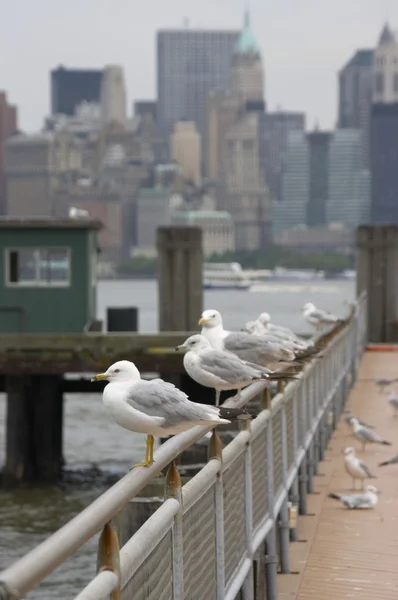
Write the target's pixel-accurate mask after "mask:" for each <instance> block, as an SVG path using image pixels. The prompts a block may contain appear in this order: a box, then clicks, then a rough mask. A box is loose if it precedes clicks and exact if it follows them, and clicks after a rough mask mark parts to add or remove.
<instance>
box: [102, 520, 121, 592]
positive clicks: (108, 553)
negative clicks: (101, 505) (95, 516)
mask: <svg viewBox="0 0 398 600" xmlns="http://www.w3.org/2000/svg"><path fill="white" fill-rule="evenodd" d="M97 571H98V573H102V571H112V573H115V574H116V575H117V576H118V579H119V581H118V585H117V588H116V589H115V590H114V591H113V592H112V594H111V596H110V598H111V600H120V598H121V595H120V554H119V538H118V536H117V533H116V529H115V528H114V527H113V526H112V525H111V524H110V523H106V525H105V526H104V528H103V530H102V533H101V535H100V539H99V541H98V555H97Z"/></svg>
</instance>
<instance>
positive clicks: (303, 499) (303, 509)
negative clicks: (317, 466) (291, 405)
mask: <svg viewBox="0 0 398 600" xmlns="http://www.w3.org/2000/svg"><path fill="white" fill-rule="evenodd" d="M307 388H308V378H307V379H304V381H303V383H302V387H301V397H300V400H301V421H302V424H303V431H302V440H301V444H302V445H303V444H304V440H305V437H306V435H307V431H308V421H309V419H308V418H307ZM298 478H299V493H300V498H299V514H300V515H306V514H307V479H308V476H307V455H306V454H304V457H303V459H302V461H301V465H300V466H299V476H298Z"/></svg>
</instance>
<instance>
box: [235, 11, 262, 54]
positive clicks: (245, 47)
mask: <svg viewBox="0 0 398 600" xmlns="http://www.w3.org/2000/svg"><path fill="white" fill-rule="evenodd" d="M235 53H236V54H252V55H255V56H260V55H261V51H260V46H259V45H258V43H257V40H256V38H255V37H254V33H253V31H252V28H251V22H250V10H249V1H248V0H247V2H246V8H245V12H244V18H243V28H242V30H241V32H240V35H239V38H238V41H237V44H236V48H235Z"/></svg>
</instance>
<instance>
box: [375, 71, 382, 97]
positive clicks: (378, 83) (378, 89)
mask: <svg viewBox="0 0 398 600" xmlns="http://www.w3.org/2000/svg"><path fill="white" fill-rule="evenodd" d="M375 90H376V93H377V94H382V93H383V92H384V74H383V73H376V75H375Z"/></svg>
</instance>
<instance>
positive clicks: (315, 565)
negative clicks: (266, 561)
mask: <svg viewBox="0 0 398 600" xmlns="http://www.w3.org/2000/svg"><path fill="white" fill-rule="evenodd" d="M397 365H398V354H397V353H394V352H393V353H391V352H390V353H387V352H367V353H366V354H365V355H364V357H363V359H362V361H361V366H360V369H359V373H358V379H357V382H356V385H355V387H354V388H353V389H352V390H351V392H350V395H349V399H348V402H347V406H346V408H347V410H351V411H352V412H353V414H355V415H356V416H358V417H359V418H360V419H362V420H364V421H365V422H366V423H369V424H370V425H372V426H374V427H375V430H376V431H377V432H378V433H379V434H380V435H382V436H383V437H384V438H385V439H387V440H389V441H391V442H392V443H393V445H392V446H380V445H376V444H374V445H372V446H370V447H368V448H367V449H366V452H365V453H363V452H361V451H360V447H361V444H360V443H359V442H358V441H357V440H356V439H355V438H354V437H353V436H352V435H351V432H350V428H349V427H348V425H347V423H346V422H345V419H344V415H343V416H342V417H341V418H340V422H339V425H338V427H337V429H336V430H335V431H334V433H333V436H332V438H331V441H330V442H329V445H328V447H327V449H326V451H325V460H324V461H323V462H321V463H320V465H319V474H318V476H316V477H315V478H314V493H313V494H310V495H309V496H308V514H307V515H306V516H301V517H300V518H299V524H298V532H299V535H298V538H299V542H298V543H297V542H296V543H293V544H291V548H290V549H291V569H292V574H289V575H279V577H278V600H313V599H314V598H322V599H323V600H336V599H337V598H350V599H351V598H352V599H353V600H356V599H357V600H375V599H376V598H377V600H395V598H397V597H398V572H397V569H396V546H397V537H398V534H397V530H396V526H395V523H396V522H397V520H398V502H397V498H398V465H391V466H387V467H382V468H378V466H377V465H378V463H380V462H381V461H383V460H386V459H388V458H390V457H392V456H393V455H394V454H396V453H397V452H398V440H397V427H398V419H396V418H394V417H393V412H392V408H391V407H390V406H389V405H388V402H387V399H386V396H385V394H380V393H379V391H378V390H377V388H376V385H375V383H374V381H373V379H374V378H375V377H387V378H393V377H396V376H397V372H398V368H397ZM348 446H353V447H354V448H355V449H356V451H357V454H358V456H359V457H360V458H361V459H363V460H365V461H366V464H367V465H368V466H369V468H370V469H371V470H372V471H373V473H375V475H377V479H375V480H368V482H369V484H373V485H375V486H376V487H377V488H378V489H379V490H380V492H381V493H380V497H379V504H378V506H377V507H376V509H374V510H369V511H360V510H358V511H348V510H347V509H345V508H344V507H343V506H341V505H340V504H339V503H338V502H336V501H335V500H333V499H330V498H328V494H329V493H330V492H336V493H353V492H352V491H351V490H350V488H351V485H352V484H351V479H350V478H349V476H348V475H347V474H346V473H345V470H344V463H343V450H344V449H345V448H347V447H348ZM358 487H359V486H358Z"/></svg>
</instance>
